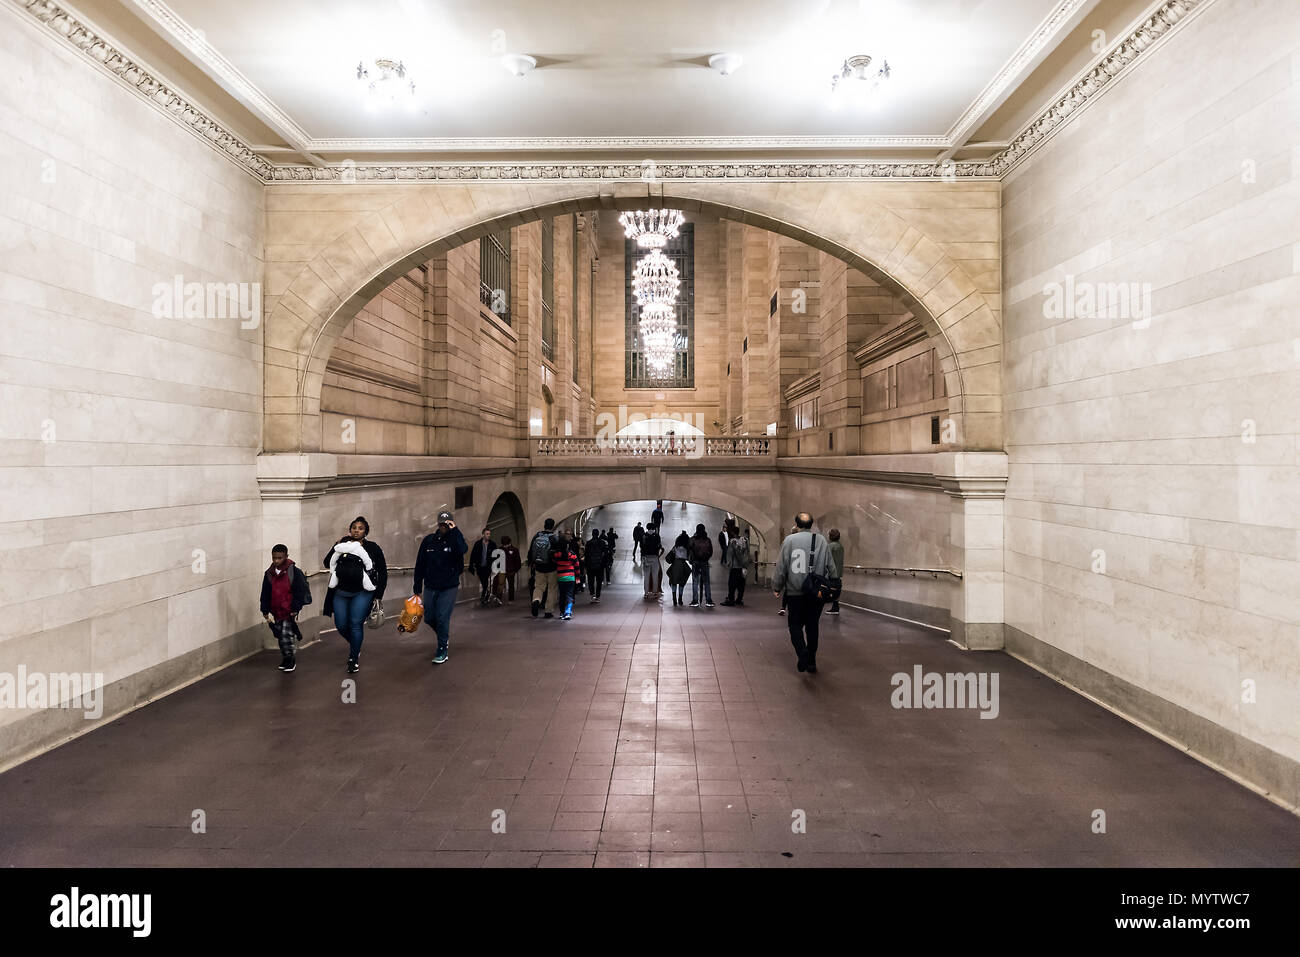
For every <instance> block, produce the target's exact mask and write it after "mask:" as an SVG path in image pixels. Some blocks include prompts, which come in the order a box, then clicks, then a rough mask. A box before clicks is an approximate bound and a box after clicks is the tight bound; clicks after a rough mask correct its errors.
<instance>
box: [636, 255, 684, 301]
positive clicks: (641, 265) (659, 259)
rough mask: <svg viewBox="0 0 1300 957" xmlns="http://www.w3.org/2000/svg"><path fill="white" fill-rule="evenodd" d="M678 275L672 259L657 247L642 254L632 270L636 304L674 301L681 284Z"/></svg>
mask: <svg viewBox="0 0 1300 957" xmlns="http://www.w3.org/2000/svg"><path fill="white" fill-rule="evenodd" d="M680 275H681V274H680V273H679V272H678V271H677V267H676V266H675V265H674V264H673V261H672V260H671V259H669V258H668V257H667V256H665V255H664V254H663V253H662V252H660V251H659V250H658V249H655V250H652V251H651V252H650V253H649V255H646V256H642V257H641V261H640V262H638V263H637V264H636V268H635V269H634V270H633V271H632V292H633V293H635V294H636V301H637V305H639V306H648V305H650V304H651V303H656V302H661V303H668V304H669V305H671V304H673V303H675V302H676V301H677V290H678V288H679V287H680V286H681V284H682V281H681V279H680V278H679V277H680Z"/></svg>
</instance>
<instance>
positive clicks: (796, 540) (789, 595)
mask: <svg viewBox="0 0 1300 957" xmlns="http://www.w3.org/2000/svg"><path fill="white" fill-rule="evenodd" d="M794 524H795V532H794V534H793V535H791V536H789V537H788V538H787V539H786V540H785V541H784V542H782V543H781V555H780V557H779V558H778V559H777V562H776V572H775V573H774V574H773V576H772V593H773V594H774V595H776V596H777V597H778V598H780V597H781V596H782V595H784V596H785V607H786V611H787V614H786V624H787V625H788V626H789V628H790V644H792V645H794V653H795V655H797V656H798V660H799V664H798V668H799V670H800V671H808V672H812V673H814V674H815V673H816V671H817V620H818V619H819V618H820V617H821V613H822V603H821V602H820V601H818V600H817V599H816V598H814V597H812V596H810V595H805V594H804V593H803V582H804V579H805V578H807V577H808V574H809V573H810V572H811V573H814V574H817V575H821V576H822V577H823V578H826V577H829V574H828V573H829V572H830V567H831V550H830V546H829V543H828V542H827V541H826V539H824V538H823V537H822V536H820V535H817V534H815V533H814V532H813V531H812V516H811V515H809V514H808V513H807V512H800V513H799V514H798V515H797V516H795V520H794Z"/></svg>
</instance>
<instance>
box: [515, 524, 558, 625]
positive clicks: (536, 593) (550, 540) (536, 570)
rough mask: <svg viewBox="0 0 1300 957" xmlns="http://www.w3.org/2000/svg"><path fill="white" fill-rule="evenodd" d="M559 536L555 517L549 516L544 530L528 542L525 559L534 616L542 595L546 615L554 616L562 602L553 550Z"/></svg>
mask: <svg viewBox="0 0 1300 957" xmlns="http://www.w3.org/2000/svg"><path fill="white" fill-rule="evenodd" d="M558 540H559V536H558V535H557V534H556V533H555V519H553V518H548V519H547V520H546V522H545V523H544V524H543V527H542V530H541V531H540V532H538V533H537V534H536V535H534V536H533V540H532V541H531V542H529V543H528V554H527V555H526V556H525V557H524V561H526V562H527V563H528V568H529V570H530V574H529V580H530V582H531V588H532V593H533V594H532V599H533V617H534V618H536V617H537V612H538V609H539V608H540V607H541V604H542V598H541V596H542V595H545V597H546V617H547V618H554V617H555V609H556V608H557V607H558V606H559V602H560V589H559V586H558V585H557V584H556V581H555V560H554V559H553V558H551V552H552V550H554V548H555V543H556V542H557V541H558Z"/></svg>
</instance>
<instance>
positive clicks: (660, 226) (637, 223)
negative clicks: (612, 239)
mask: <svg viewBox="0 0 1300 957" xmlns="http://www.w3.org/2000/svg"><path fill="white" fill-rule="evenodd" d="M685 221H686V217H685V216H684V215H683V214H682V211H681V210H680V209H638V210H635V211H628V212H626V213H623V214H621V215H620V216H619V217H618V222H619V225H621V226H622V227H623V234H624V235H625V236H626V237H627V238H628V239H635V240H636V244H637V245H638V246H640V247H641V248H642V249H662V248H663V247H664V246H667V245H668V240H670V239H676V238H677V234H678V232H679V231H680V229H681V227H682V223H683V222H685Z"/></svg>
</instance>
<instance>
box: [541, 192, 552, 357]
mask: <svg viewBox="0 0 1300 957" xmlns="http://www.w3.org/2000/svg"><path fill="white" fill-rule="evenodd" d="M542 358H543V359H549V360H550V361H551V362H554V361H555V220H553V219H552V218H551V217H550V216H547V217H545V218H544V219H543V220H542Z"/></svg>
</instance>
